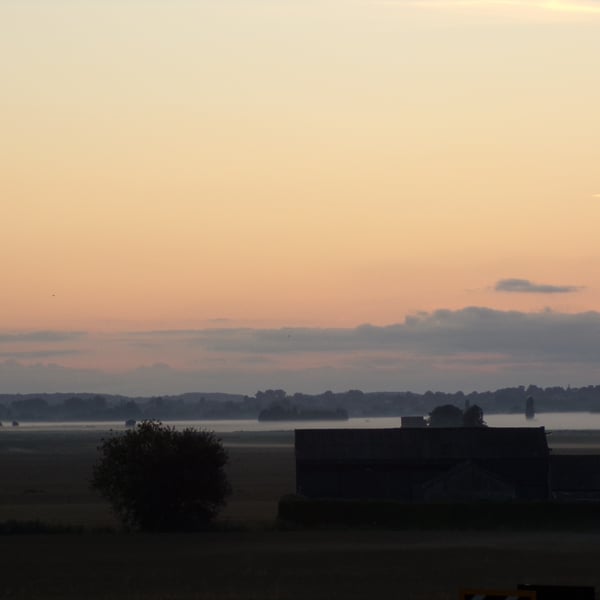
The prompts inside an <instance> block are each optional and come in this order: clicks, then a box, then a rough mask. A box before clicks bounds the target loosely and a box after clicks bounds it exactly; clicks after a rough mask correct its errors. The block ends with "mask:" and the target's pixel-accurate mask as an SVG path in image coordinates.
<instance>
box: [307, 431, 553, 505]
mask: <svg viewBox="0 0 600 600" xmlns="http://www.w3.org/2000/svg"><path fill="white" fill-rule="evenodd" d="M295 435H296V438H295V443H296V488H297V493H298V494H300V495H302V496H306V497H308V498H337V499H357V498H363V499H366V498H377V499H390V500H398V501H402V502H473V501H477V500H526V501H535V500H547V499H548V498H549V497H550V489H549V450H548V444H547V442H546V433H545V430H544V428H543V427H539V428H487V427H482V428H435V429H433V428H404V429H402V428H399V429H299V430H296V434H295Z"/></svg>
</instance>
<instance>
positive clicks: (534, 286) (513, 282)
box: [494, 278, 582, 294]
mask: <svg viewBox="0 0 600 600" xmlns="http://www.w3.org/2000/svg"><path fill="white" fill-rule="evenodd" d="M581 289H582V287H581V286H576V285H550V284H546V283H534V282H532V281H530V280H529V279H517V278H513V279H500V280H499V281H498V282H496V285H495V286H494V290H496V291H497V292H511V293H518V294H567V293H571V292H578V291H580V290H581Z"/></svg>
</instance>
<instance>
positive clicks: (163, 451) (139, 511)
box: [91, 421, 231, 531]
mask: <svg viewBox="0 0 600 600" xmlns="http://www.w3.org/2000/svg"><path fill="white" fill-rule="evenodd" d="M98 450H99V451H100V458H99V460H98V461H97V463H96V464H95V465H94V467H93V474H92V482H91V485H92V488H93V489H96V490H98V491H99V492H100V493H101V494H102V495H103V496H104V497H105V498H107V499H108V501H109V502H110V504H111V505H112V508H113V510H114V511H115V512H116V514H117V516H118V517H119V519H120V520H121V522H122V523H123V525H124V526H125V527H128V528H132V529H141V530H145V531H166V530H189V529H197V528H200V527H202V526H204V525H206V524H207V523H208V522H209V521H211V520H212V519H213V518H214V517H215V516H216V515H217V513H218V511H219V509H220V508H222V507H223V506H224V504H225V500H226V498H227V496H228V495H229V493H230V491H231V490H230V486H229V483H228V481H227V478H226V475H225V471H224V467H225V464H226V463H227V452H226V451H225V449H224V448H223V445H222V443H221V441H220V440H219V439H218V438H217V437H216V436H215V434H214V433H213V432H210V431H204V430H196V429H193V428H188V429H184V430H183V431H176V430H175V429H174V428H173V427H169V426H166V425H163V424H162V423H161V422H160V421H142V422H141V423H139V424H138V425H137V427H135V428H133V429H130V430H128V431H126V432H124V433H122V434H118V435H114V436H112V437H110V438H108V439H105V440H103V441H102V443H101V445H100V447H99V448H98Z"/></svg>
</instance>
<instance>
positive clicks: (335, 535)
mask: <svg viewBox="0 0 600 600" xmlns="http://www.w3.org/2000/svg"><path fill="white" fill-rule="evenodd" d="M1 434H2V435H0V474H1V483H0V521H6V520H7V519H20V520H31V519H40V520H42V521H45V522H49V523H68V524H75V525H83V526H85V527H87V528H90V527H102V526H111V525H114V524H115V523H114V521H113V518H112V516H111V514H110V511H109V510H108V507H107V506H106V504H105V503H104V502H103V501H102V499H101V498H99V497H98V496H96V495H95V494H93V493H92V492H91V491H90V490H89V487H88V480H89V476H90V469H91V465H92V464H93V462H94V460H95V459H96V456H97V452H96V446H97V444H98V442H99V438H98V434H97V433H91V432H87V433H86V432H69V433H41V432H37V433H35V434H33V433H30V432H19V431H12V430H11V431H6V432H1ZM223 439H224V442H225V444H226V446H227V448H228V449H229V453H230V465H229V477H230V480H231V482H232V485H233V489H234V493H233V496H232V498H231V501H230V503H229V505H228V507H227V509H226V511H225V512H224V513H223V515H222V518H221V523H222V527H223V528H224V530H223V531H220V532H214V533H206V534H188V535H138V534H136V535H125V534H114V533H84V534H81V535H77V534H71V535H10V536H9V535H4V536H0V556H2V576H1V577H0V599H4V598H7V599H8V598H10V599H25V598H27V599H30V598H31V599H35V598H40V599H42V598H44V599H46V598H66V599H70V598H92V599H96V598H98V599H100V598H102V599H109V598H110V599H113V598H115V599H120V598H123V599H125V598H128V599H137V598H139V599H141V598H148V599H197V598H203V599H204V598H205V599H208V600H211V599H219V600H221V599H225V600H235V599H239V598H249V599H255V598H256V599H258V598H261V599H266V600H269V599H271V598H272V599H275V598H277V599H282V600H285V599H302V600H305V599H308V598H310V599H325V598H348V599H358V598H401V599H406V600H425V599H427V600H447V599H453V600H455V599H456V597H457V590H458V588H459V587H461V586H483V587H490V586H500V587H502V588H505V587H507V586H508V587H511V586H514V585H516V584H517V583H519V582H543V583H557V584H559V583H563V584H569V583H571V584H582V585H594V586H596V587H597V588H598V589H599V590H600V568H598V565H599V564H600V535H598V534H592V533H587V534H586V533H581V532H578V533H576V532H565V533H551V532H522V531H521V532H502V531H500V532H499V531H494V532H481V531H479V532H434V531H426V532H402V531H374V530H373V531H367V530H365V531H343V530H335V531H333V530H332V531H281V530H276V529H275V528H274V527H273V525H274V518H275V514H276V506H277V501H278V499H279V498H280V496H282V495H283V494H286V493H289V492H291V491H293V490H294V454H293V446H292V437H291V435H290V434H289V433H280V434H278V433H269V434H252V435H248V434H226V435H224V436H223ZM598 440H599V436H598V434H590V433H587V432H586V435H585V436H583V437H582V436H581V435H579V434H567V433H565V434H562V433H561V434H557V435H555V436H551V440H550V441H552V442H553V444H554V446H555V451H568V452H573V451H585V452H589V451H598Z"/></svg>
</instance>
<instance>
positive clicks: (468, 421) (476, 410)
mask: <svg viewBox="0 0 600 600" xmlns="http://www.w3.org/2000/svg"><path fill="white" fill-rule="evenodd" d="M463 426H464V427H486V424H485V421H484V420H483V410H482V409H481V407H480V406H478V405H477V404H473V405H472V406H469V408H467V409H465V412H464V414H463Z"/></svg>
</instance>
